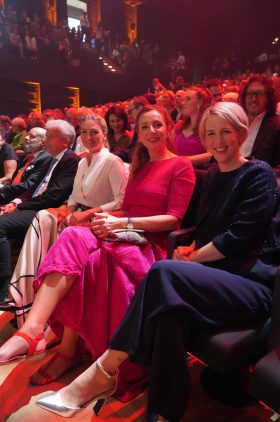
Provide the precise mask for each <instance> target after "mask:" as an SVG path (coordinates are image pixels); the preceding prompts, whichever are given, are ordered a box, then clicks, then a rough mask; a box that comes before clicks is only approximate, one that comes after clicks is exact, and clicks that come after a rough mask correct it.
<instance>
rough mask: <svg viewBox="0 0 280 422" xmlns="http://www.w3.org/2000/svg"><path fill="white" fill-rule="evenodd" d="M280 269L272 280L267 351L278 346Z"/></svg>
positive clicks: (279, 335) (279, 341) (279, 344)
mask: <svg viewBox="0 0 280 422" xmlns="http://www.w3.org/2000/svg"><path fill="white" fill-rule="evenodd" d="M279 327H280V267H279V268H278V271H277V273H276V277H275V280H274V289H273V299H272V312H271V332H270V339H269V350H272V349H273V348H275V347H277V346H280V329H279Z"/></svg>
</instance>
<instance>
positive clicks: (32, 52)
mask: <svg viewBox="0 0 280 422" xmlns="http://www.w3.org/2000/svg"><path fill="white" fill-rule="evenodd" d="M24 41H25V50H26V52H27V56H28V57H30V58H31V59H35V60H36V59H38V46H37V39H36V37H35V35H34V34H32V32H31V31H30V29H28V28H27V29H26V30H25V35H24Z"/></svg>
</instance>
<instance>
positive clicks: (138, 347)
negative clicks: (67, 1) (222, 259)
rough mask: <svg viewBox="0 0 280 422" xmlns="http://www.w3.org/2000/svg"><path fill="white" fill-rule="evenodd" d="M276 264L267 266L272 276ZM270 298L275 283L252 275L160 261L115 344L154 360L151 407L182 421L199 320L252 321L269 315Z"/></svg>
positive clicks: (135, 357) (219, 323) (141, 359)
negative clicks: (189, 356)
mask: <svg viewBox="0 0 280 422" xmlns="http://www.w3.org/2000/svg"><path fill="white" fill-rule="evenodd" d="M276 270H277V269H276V267H270V269H269V267H268V277H271V278H273V277H274V275H275V273H276ZM271 302H272V290H271V288H270V287H268V286H266V285H265V284H261V283H259V282H256V281H253V280H251V279H249V278H245V277H242V276H240V275H236V274H232V273H230V272H227V271H224V270H220V269H216V268H212V267H209V266H206V265H202V264H198V263H193V262H184V261H171V260H163V261H159V262H157V263H156V264H154V265H153V267H152V268H151V270H150V271H149V273H148V274H147V276H146V277H145V278H144V280H143V281H142V283H141V284H140V286H139V288H138V290H137V292H136V295H135V297H134V299H133V301H132V302H131V304H130V306H129V308H128V310H127V312H126V314H125V317H124V319H123V321H122V323H121V325H120V326H119V328H118V330H117V332H116V334H115V335H114V337H113V338H112V340H111V342H110V348H111V349H114V350H121V351H124V352H127V353H128V354H129V356H130V359H131V360H132V361H133V362H135V363H138V364H139V365H142V366H145V365H148V366H150V369H151V377H150V384H149V397H148V408H149V410H150V411H152V412H155V413H159V414H161V415H162V416H164V417H165V418H167V419H168V420H170V421H178V420H179V419H180V418H182V416H183V414H184V412H185V409H186V405H187V401H188V396H189V392H190V388H191V382H190V376H189V373H188V367H187V360H186V351H187V350H188V342H190V341H191V336H192V329H194V327H195V326H196V325H197V324H196V323H199V324H200V325H201V324H204V325H205V326H209V327H210V326H212V327H221V328H222V327H224V328H227V327H228V328H231V327H232V328H240V327H246V326H250V324H253V323H255V322H258V321H260V322H261V321H262V320H265V319H266V318H267V317H268V316H269V314H270V311H271Z"/></svg>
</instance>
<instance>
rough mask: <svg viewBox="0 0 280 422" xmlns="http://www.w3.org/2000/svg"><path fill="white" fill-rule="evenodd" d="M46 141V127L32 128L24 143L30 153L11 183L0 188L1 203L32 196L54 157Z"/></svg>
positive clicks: (25, 148) (26, 150)
mask: <svg viewBox="0 0 280 422" xmlns="http://www.w3.org/2000/svg"><path fill="white" fill-rule="evenodd" d="M45 141H46V130H45V129H43V128H41V127H35V128H33V129H31V130H30V132H29V133H28V135H27V136H26V138H25V144H24V150H25V152H26V153H27V154H28V155H27V157H26V159H25V160H24V161H23V163H22V165H21V166H20V167H19V168H18V169H17V170H16V171H15V173H14V174H13V177H12V180H11V183H10V184H6V185H5V186H3V187H2V189H0V205H5V204H7V203H9V202H10V201H12V200H14V199H15V198H18V197H19V196H20V197H21V198H22V199H23V198H24V199H28V198H30V197H31V196H32V194H33V192H34V190H35V188H36V186H38V184H39V183H40V182H41V180H42V179H43V177H44V176H45V173H46V172H47V170H48V167H47V165H50V163H51V161H52V158H53V157H52V155H51V154H49V153H48V152H47V151H46V149H45ZM43 170H44V172H43Z"/></svg>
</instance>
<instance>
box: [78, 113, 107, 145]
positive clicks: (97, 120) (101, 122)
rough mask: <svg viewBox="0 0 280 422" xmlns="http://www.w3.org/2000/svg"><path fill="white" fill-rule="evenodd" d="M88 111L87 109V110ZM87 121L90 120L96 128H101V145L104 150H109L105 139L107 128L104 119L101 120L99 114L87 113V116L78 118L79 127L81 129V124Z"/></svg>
mask: <svg viewBox="0 0 280 422" xmlns="http://www.w3.org/2000/svg"><path fill="white" fill-rule="evenodd" d="M88 110H89V109H88ZM87 120H90V121H92V122H94V123H96V124H97V125H98V126H100V127H101V130H102V132H103V134H104V135H105V137H104V140H103V144H104V147H105V148H109V143H108V139H107V133H108V127H107V123H106V121H105V119H103V117H102V116H99V114H96V113H93V112H92V111H90V112H88V113H87V114H83V115H80V116H79V125H80V127H82V125H83V123H84V122H86V121H87Z"/></svg>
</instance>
